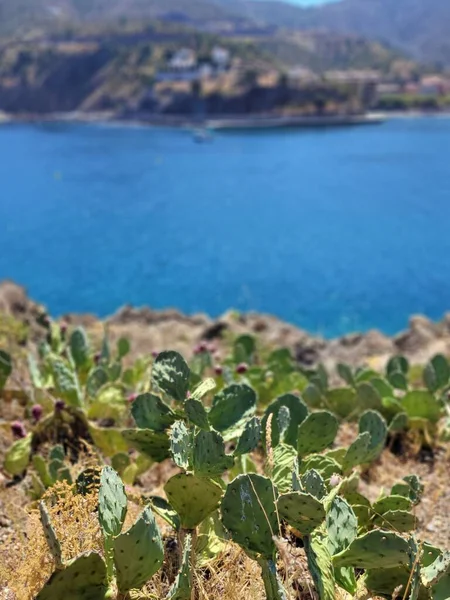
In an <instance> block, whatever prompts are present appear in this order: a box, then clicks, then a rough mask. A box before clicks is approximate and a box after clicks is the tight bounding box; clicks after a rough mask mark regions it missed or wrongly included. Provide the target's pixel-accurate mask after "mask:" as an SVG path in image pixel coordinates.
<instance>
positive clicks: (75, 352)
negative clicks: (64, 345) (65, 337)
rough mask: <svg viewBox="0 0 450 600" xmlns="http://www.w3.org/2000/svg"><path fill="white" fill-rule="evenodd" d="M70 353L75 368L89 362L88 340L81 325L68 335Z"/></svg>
mask: <svg viewBox="0 0 450 600" xmlns="http://www.w3.org/2000/svg"><path fill="white" fill-rule="evenodd" d="M69 347H70V354H71V356H72V358H73V362H74V363H75V365H76V367H77V369H80V368H82V367H84V366H85V365H86V364H88V363H89V357H90V356H89V355H90V348H89V340H88V337H87V335H86V331H85V330H84V329H83V328H82V327H77V328H76V329H75V330H74V331H73V332H72V335H71V336H70V340H69Z"/></svg>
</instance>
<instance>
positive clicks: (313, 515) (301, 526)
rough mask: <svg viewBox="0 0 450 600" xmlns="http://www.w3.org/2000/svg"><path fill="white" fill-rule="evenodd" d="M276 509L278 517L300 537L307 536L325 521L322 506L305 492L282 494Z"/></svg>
mask: <svg viewBox="0 0 450 600" xmlns="http://www.w3.org/2000/svg"><path fill="white" fill-rule="evenodd" d="M277 507H278V513H279V515H280V517H281V518H282V519H284V520H285V521H286V522H287V523H288V524H289V525H290V526H291V527H294V529H296V530H297V531H298V532H299V533H301V534H302V535H309V534H310V533H311V532H312V531H313V530H314V529H315V528H316V527H318V526H319V525H320V524H321V523H323V521H324V520H325V508H324V506H323V504H322V503H321V502H320V501H319V500H318V499H317V498H315V497H314V496H312V495H311V494H307V493H305V492H289V493H287V494H282V495H281V496H280V497H279V498H278V500H277Z"/></svg>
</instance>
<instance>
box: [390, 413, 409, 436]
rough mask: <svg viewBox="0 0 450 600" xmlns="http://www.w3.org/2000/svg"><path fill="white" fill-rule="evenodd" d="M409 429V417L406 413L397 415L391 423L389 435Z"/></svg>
mask: <svg viewBox="0 0 450 600" xmlns="http://www.w3.org/2000/svg"><path fill="white" fill-rule="evenodd" d="M407 429H408V415H407V414H406V413H405V412H400V413H397V414H396V415H395V416H394V417H392V421H391V422H390V423H389V433H400V432H402V431H406V430H407Z"/></svg>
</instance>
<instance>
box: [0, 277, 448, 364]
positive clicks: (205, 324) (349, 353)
mask: <svg viewBox="0 0 450 600" xmlns="http://www.w3.org/2000/svg"><path fill="white" fill-rule="evenodd" d="M45 312H46V309H45V307H44V306H42V305H40V304H38V303H36V302H35V301H34V300H33V299H31V298H30V297H29V296H28V294H27V292H26V290H25V288H23V287H21V286H19V285H17V284H15V283H13V282H11V281H3V282H1V283H0V314H3V315H9V316H11V317H14V318H15V319H16V320H18V321H21V322H23V323H25V324H26V325H27V328H28V336H27V341H28V342H29V343H31V344H33V343H36V342H38V341H39V340H40V339H42V338H43V336H44V334H45V330H44V328H43V327H41V326H40V325H39V324H38V323H37V321H38V319H39V316H40V315H42V314H45ZM61 320H64V321H66V322H68V323H70V324H74V325H75V324H77V325H78V324H81V325H83V326H84V327H86V329H87V330H88V331H89V332H90V333H91V335H93V336H94V337H96V336H98V337H101V336H102V335H103V329H104V326H105V325H106V327H107V328H108V331H109V334H110V337H111V339H112V340H114V339H117V338H119V337H121V336H126V337H128V338H129V339H130V341H131V345H132V350H133V353H134V354H135V355H136V356H137V355H142V354H143V353H148V352H151V351H161V350H163V349H168V348H170V349H174V350H178V351H179V352H181V353H183V354H184V355H185V356H190V355H191V353H192V350H193V348H194V346H195V345H196V344H197V343H198V342H199V341H201V340H215V341H216V343H217V345H218V346H219V348H220V345H221V343H223V342H224V341H225V342H226V340H227V339H229V338H230V337H233V336H234V335H238V334H241V333H255V334H257V335H258V338H259V339H260V340H261V342H262V343H263V344H267V345H268V346H274V347H277V346H278V347H280V346H281V347H288V348H290V349H291V351H292V352H293V355H294V356H295V357H296V359H297V360H298V362H299V363H300V364H302V365H305V366H310V365H313V364H316V363H318V362H323V363H324V364H325V366H327V367H328V368H330V369H332V368H333V367H334V365H335V364H336V363H338V362H346V363H348V364H351V365H355V366H356V365H359V364H362V363H368V364H370V365H371V366H372V367H373V368H375V369H377V368H383V366H384V364H385V363H386V361H387V360H388V359H389V357H390V356H392V355H393V354H397V353H400V354H404V355H405V356H407V357H408V358H409V359H410V361H411V363H413V364H424V363H425V362H427V361H428V360H429V359H430V358H431V357H432V356H433V355H435V354H437V353H439V352H442V353H444V354H450V313H448V314H446V315H445V317H444V318H443V320H442V321H440V322H433V321H430V320H429V319H428V318H426V317H424V316H422V315H415V316H413V317H411V319H410V321H409V327H408V329H406V330H405V331H402V332H400V333H399V334H397V335H395V336H393V337H389V336H387V335H385V334H383V333H381V332H380V331H377V330H371V331H368V332H366V333H352V334H349V335H346V336H344V337H341V338H336V339H332V340H326V339H324V338H321V337H316V336H313V335H311V334H309V333H308V332H306V331H303V330H302V329H299V328H298V327H296V326H295V325H292V324H290V323H286V322H284V321H282V320H281V319H278V318H277V317H274V316H272V315H266V314H259V313H254V312H249V313H237V312H235V311H229V312H226V313H225V314H223V315H222V316H221V317H219V318H217V319H212V318H210V317H209V316H208V315H206V314H195V315H191V316H188V315H185V314H183V313H181V312H180V311H178V310H175V309H166V310H153V309H152V308H150V307H143V308H135V307H132V306H129V305H127V306H123V307H122V308H120V309H119V310H118V311H117V312H116V313H115V314H113V315H112V316H110V317H108V318H107V319H105V320H104V321H101V320H100V319H98V318H97V317H95V316H94V315H89V314H68V315H64V316H63V317H62V319H61Z"/></svg>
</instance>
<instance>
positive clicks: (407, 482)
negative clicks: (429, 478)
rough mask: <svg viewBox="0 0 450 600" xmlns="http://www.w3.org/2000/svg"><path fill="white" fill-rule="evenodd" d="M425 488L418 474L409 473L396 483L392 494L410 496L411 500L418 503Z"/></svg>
mask: <svg viewBox="0 0 450 600" xmlns="http://www.w3.org/2000/svg"><path fill="white" fill-rule="evenodd" d="M424 489H425V488H424V486H423V484H422V482H421V481H420V479H419V478H418V477H417V475H407V476H406V477H403V480H402V481H400V482H399V483H396V484H395V485H394V486H393V487H392V490H391V494H394V495H399V496H404V497H405V498H409V499H410V500H411V502H412V503H413V504H414V505H416V504H419V502H420V500H421V498H422V494H423V492H424Z"/></svg>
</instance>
